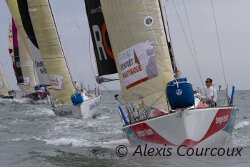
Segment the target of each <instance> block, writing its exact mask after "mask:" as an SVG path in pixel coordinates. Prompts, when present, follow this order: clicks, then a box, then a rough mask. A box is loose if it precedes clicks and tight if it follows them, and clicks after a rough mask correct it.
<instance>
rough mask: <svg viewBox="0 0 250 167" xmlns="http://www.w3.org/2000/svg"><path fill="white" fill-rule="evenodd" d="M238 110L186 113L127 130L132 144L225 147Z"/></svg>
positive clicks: (158, 118) (223, 109)
mask: <svg viewBox="0 0 250 167" xmlns="http://www.w3.org/2000/svg"><path fill="white" fill-rule="evenodd" d="M236 112H237V110H236V108H234V107H220V108H205V109H186V110H184V111H179V112H176V113H173V114H168V115H163V116H159V117H156V118H152V119H149V120H146V121H142V122H139V123H136V124H132V125H129V126H125V127H124V128H123V131H124V132H125V134H126V136H127V137H128V139H129V141H130V142H131V143H132V144H144V143H149V144H166V145H168V146H180V145H186V146H187V147H205V146H211V145H213V146H214V145H221V144H225V143H226V142H227V141H228V140H229V138H230V136H231V134H232V130H233V127H234V122H235V117H236Z"/></svg>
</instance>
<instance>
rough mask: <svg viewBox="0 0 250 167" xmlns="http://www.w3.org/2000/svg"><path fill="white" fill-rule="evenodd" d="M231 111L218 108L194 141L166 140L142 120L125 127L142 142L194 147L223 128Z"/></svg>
mask: <svg viewBox="0 0 250 167" xmlns="http://www.w3.org/2000/svg"><path fill="white" fill-rule="evenodd" d="M232 112H233V109H232V108H229V109H219V110H218V112H217V114H216V115H215V117H214V119H213V120H212V121H211V124H210V126H209V128H208V130H207V132H206V133H205V134H204V135H203V137H201V139H200V140H198V141H194V140H192V139H186V140H184V141H183V142H182V143H174V141H173V142H171V141H168V140H167V139H166V138H164V137H163V136H162V135H161V134H159V133H158V132H157V131H156V130H155V129H154V128H153V127H150V126H149V125H148V124H147V123H145V122H142V123H140V124H136V125H131V126H130V127H127V129H131V131H132V132H133V134H134V137H136V138H137V139H138V140H141V141H142V142H145V143H153V144H166V145H169V146H179V145H186V146H187V147H194V146H196V145H197V144H199V143H201V142H203V141H204V140H206V139H207V138H209V137H211V136H213V135H216V133H217V132H219V131H220V130H224V128H227V126H228V124H230V122H232V121H231V119H232V118H231V116H233V117H234V115H235V114H233V113H232ZM232 127H233V126H230V130H232ZM166 128H168V127H166ZM124 131H125V132H127V130H125V129H124ZM130 136H131V134H130Z"/></svg>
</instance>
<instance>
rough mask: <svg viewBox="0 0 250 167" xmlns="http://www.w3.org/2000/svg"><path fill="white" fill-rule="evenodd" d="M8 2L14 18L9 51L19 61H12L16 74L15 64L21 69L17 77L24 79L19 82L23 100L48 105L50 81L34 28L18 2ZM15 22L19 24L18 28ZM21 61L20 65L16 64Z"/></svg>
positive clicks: (10, 30)
mask: <svg viewBox="0 0 250 167" xmlns="http://www.w3.org/2000/svg"><path fill="white" fill-rule="evenodd" d="M6 2H7V4H8V6H9V9H10V11H11V13H12V16H13V19H12V24H11V23H10V29H9V33H10V32H11V33H12V34H13V35H12V36H13V37H12V36H11V34H9V41H10V42H9V43H10V47H9V51H10V55H11V57H13V55H12V54H14V55H15V57H17V59H18V60H16V59H12V60H13V63H14V64H13V68H14V71H15V73H16V65H15V64H19V67H20V68H19V72H18V73H19V74H18V75H17V74H16V75H17V76H18V77H20V76H22V78H23V79H22V80H20V81H18V86H19V88H20V89H21V90H22V91H23V95H22V98H25V99H27V102H31V103H46V102H47V96H48V94H49V92H48V90H47V89H46V86H47V85H49V80H48V77H47V74H46V69H45V67H44V65H43V62H42V58H41V56H40V53H39V50H38V49H37V48H36V47H35V45H36V38H35V36H32V35H33V34H32V32H33V31H32V30H33V29H32V26H31V25H30V24H29V23H30V22H29V20H27V19H26V17H25V16H26V15H25V14H26V12H25V11H24V10H22V9H23V8H22V7H20V6H18V5H19V3H17V1H12V0H7V1H6ZM18 2H19V1H18ZM14 20H15V21H14ZM15 22H16V23H17V24H18V26H17V27H16V24H15ZM27 34H29V35H30V36H28V35H27ZM13 38H14V39H15V43H12V42H14V41H13ZM31 39H32V40H31ZM32 42H33V43H32ZM13 46H15V49H13ZM31 55H32V56H31ZM19 59H20V63H16V62H18V61H19ZM36 79H38V82H39V85H36Z"/></svg>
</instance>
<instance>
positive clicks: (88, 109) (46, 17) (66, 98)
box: [15, 0, 101, 118]
mask: <svg viewBox="0 0 250 167" xmlns="http://www.w3.org/2000/svg"><path fill="white" fill-rule="evenodd" d="M15 1H16V0H15ZM19 6H20V4H19ZM22 10H24V11H26V19H27V17H29V18H28V19H30V21H31V24H32V27H33V31H34V35H35V37H36V41H37V44H38V47H39V51H40V54H41V57H42V60H43V63H44V66H45V68H46V71H47V75H48V78H49V81H50V84H51V88H50V89H49V91H50V97H51V98H50V104H51V107H52V109H53V111H54V112H55V114H56V115H59V116H66V117H73V118H87V117H91V116H92V115H93V114H94V113H95V111H96V109H97V107H98V106H99V105H100V100H101V95H100V94H99V93H98V92H96V93H91V94H87V93H85V91H84V90H82V91H81V90H80V91H79V90H76V89H75V87H74V84H73V80H72V77H71V75H70V71H69V68H68V64H67V60H66V58H65V56H64V52H63V48H62V45H61V42H60V39H59V35H58V31H57V28H56V24H55V21H54V17H53V14H52V11H51V7H50V3H49V1H48V0H36V1H30V0H24V1H22Z"/></svg>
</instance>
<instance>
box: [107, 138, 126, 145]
mask: <svg viewBox="0 0 250 167" xmlns="http://www.w3.org/2000/svg"><path fill="white" fill-rule="evenodd" d="M103 144H105V145H114V144H129V141H128V140H127V139H119V140H111V141H108V142H103Z"/></svg>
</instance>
